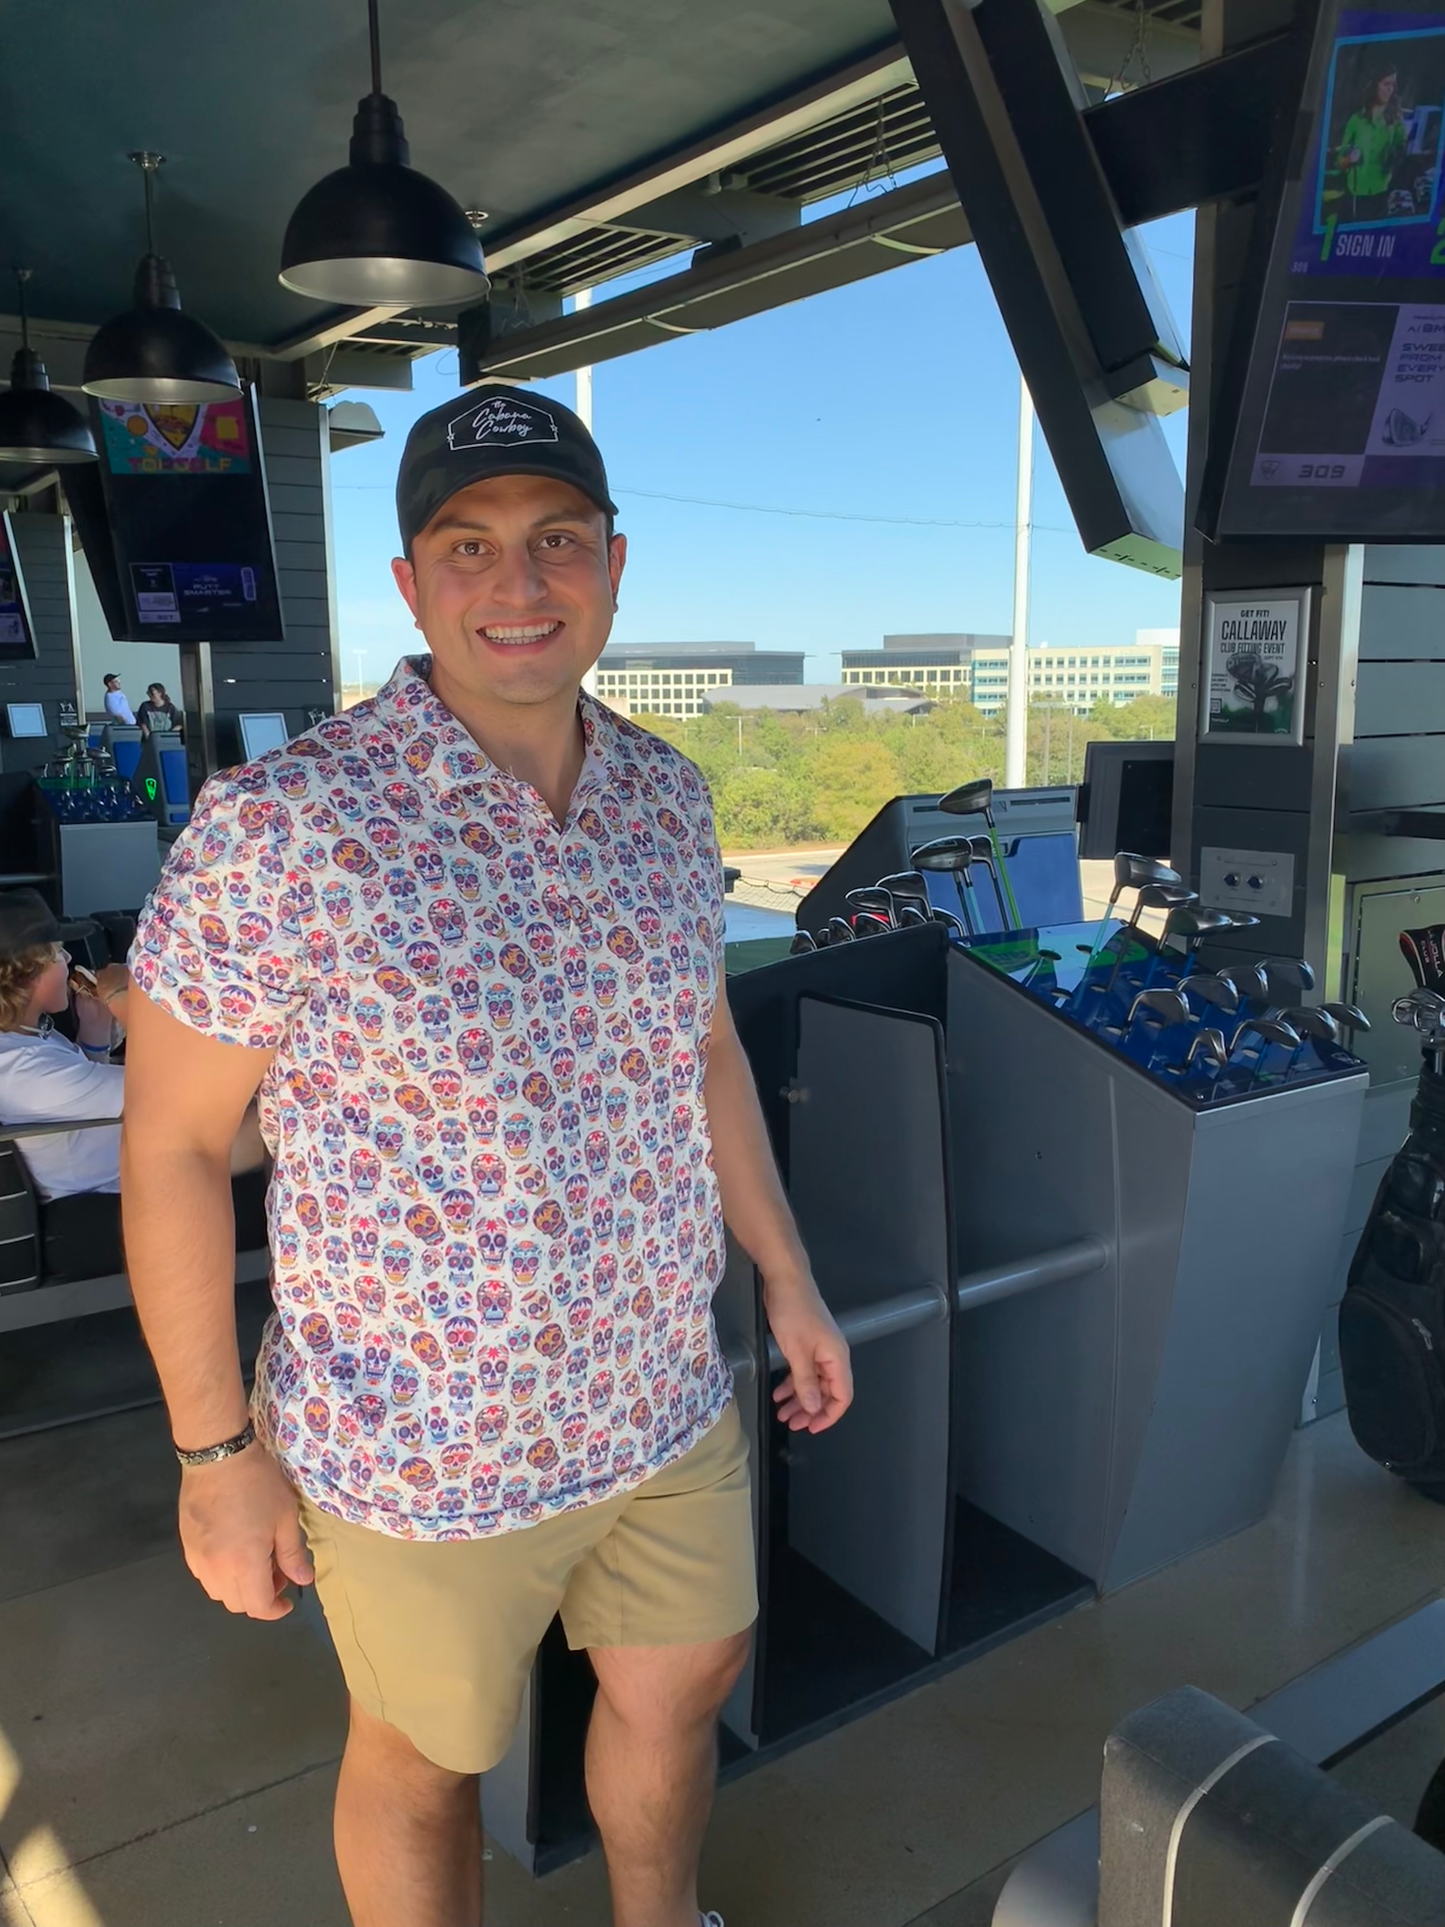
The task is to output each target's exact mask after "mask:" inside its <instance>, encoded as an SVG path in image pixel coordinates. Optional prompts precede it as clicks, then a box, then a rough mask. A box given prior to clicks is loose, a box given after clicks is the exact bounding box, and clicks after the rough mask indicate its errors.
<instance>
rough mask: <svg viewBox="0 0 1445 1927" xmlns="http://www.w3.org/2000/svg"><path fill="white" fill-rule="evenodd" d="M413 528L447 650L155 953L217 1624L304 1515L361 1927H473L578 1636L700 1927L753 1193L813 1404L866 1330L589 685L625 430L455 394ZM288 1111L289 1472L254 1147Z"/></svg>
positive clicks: (425, 453)
mask: <svg viewBox="0 0 1445 1927" xmlns="http://www.w3.org/2000/svg"><path fill="white" fill-rule="evenodd" d="M397 508H398V517H399V521H400V524H401V537H402V547H403V550H404V554H403V556H402V557H401V558H399V559H398V560H397V561H396V562H395V563H394V564H393V571H394V574H395V577H396V581H397V585H398V587H399V588H400V590H401V593H402V596H403V597H404V599H405V601H406V603H407V606H408V608H409V609H410V610H411V612H412V615H413V617H414V619H415V622H416V625H417V627H418V628H419V629H420V630H421V631H422V632H423V634H424V636H425V638H426V641H427V644H428V647H429V648H430V650H431V655H430V657H429V658H421V659H418V660H416V661H404V662H403V663H402V664H401V665H400V666H399V667H398V669H397V671H396V673H395V674H394V675H393V677H392V678H391V680H390V681H389V682H388V683H387V684H385V685H384V686H383V688H382V689H381V690H380V691H379V693H378V694H377V696H376V697H375V698H374V699H372V700H370V701H367V702H362V703H359V704H357V705H356V706H355V707H353V708H352V709H350V710H348V711H346V712H345V714H343V715H341V716H338V717H336V718H333V719H332V720H330V721H328V722H324V723H322V724H321V725H320V726H319V727H317V728H316V729H314V730H312V731H310V732H309V733H308V734H307V735H305V736H302V737H300V738H299V739H298V740H297V741H296V742H295V743H293V744H291V745H290V746H289V747H288V748H287V749H285V750H280V751H275V752H271V753H269V754H268V755H266V756H264V757H262V758H260V759H259V760H258V761H257V762H255V763H253V764H250V765H248V766H246V767H244V768H242V769H240V770H236V771H232V772H230V773H229V774H228V775H227V776H225V777H222V778H218V779H216V780H214V781H213V782H212V783H210V784H209V785H208V786H207V789H206V791H205V793H204V794H203V796H202V798H201V799H200V802H199V806H198V809H197V811H196V816H195V819H194V820H193V822H192V824H191V826H190V828H189V830H188V831H187V832H186V834H185V835H184V836H183V837H182V838H181V839H180V840H179V841H178V842H177V844H176V847H175V850H174V852H173V855H172V858H171V861H170V863H169V865H168V867H167V871H166V875H165V877H164V878H163V880H162V883H161V886H160V888H159V890H158V891H157V893H156V895H155V897H154V898H153V900H152V902H151V904H150V906H149V908H148V912H147V914H146V915H145V917H144V918H143V920H142V925H141V928H140V930H139V932H138V935H137V939H136V945H135V949H134V951H133V952H132V970H133V976H134V980H135V983H136V985H137V986H138V987H139V988H138V990H137V993H136V994H135V995H134V996H133V997H132V1000H131V1001H132V1005H133V1009H132V1013H131V1030H130V1044H129V1052H128V1055H129V1071H128V1079H129V1086H130V1089H129V1094H128V1097H127V1104H126V1120H125V1141H124V1162H123V1180H122V1187H123V1196H124V1200H125V1206H126V1226H127V1251H128V1255H129V1259H130V1273H131V1279H132V1283H133V1286H134V1289H135V1296H136V1302H137V1305H138V1307H139V1309H140V1314H141V1318H142V1321H143V1323H144V1325H145V1329H146V1335H147V1338H148V1340H149V1342H150V1345H151V1348H152V1351H153V1353H154V1355H155V1359H156V1363H157V1367H158V1369H159V1372H160V1376H161V1382H162V1384H163V1386H164V1388H165V1392H166V1398H167V1402H168V1405H169V1408H170V1416H171V1423H172V1428H173V1433H174V1438H175V1442H176V1445H177V1448H178V1449H179V1450H180V1451H181V1452H182V1453H183V1454H184V1455H185V1458H184V1459H183V1463H185V1464H186V1470H185V1471H184V1472H183V1474H182V1486H181V1536H182V1541H183V1544H184V1547H185V1552H186V1557H187V1559H188V1561H189V1563H190V1566H191V1569H192V1571H193V1572H194V1573H195V1574H196V1576H197V1577H198V1578H199V1580H200V1581H201V1583H202V1585H203V1586H204V1587H205V1588H206V1590H207V1592H208V1593H210V1595H211V1596H212V1597H213V1598H215V1599H218V1600H221V1601H222V1602H223V1603H224V1604H226V1605H227V1606H228V1607H229V1608H230V1609H231V1610H232V1611H234V1612H244V1613H249V1614H250V1615H252V1616H253V1617H255V1618H262V1619H272V1618H279V1617H280V1616H281V1615H282V1614H283V1613H285V1612H286V1611H288V1610H289V1602H288V1601H287V1600H286V1599H285V1598H284V1596H283V1589H284V1587H285V1586H286V1584H287V1583H288V1582H295V1583H298V1584H305V1583H307V1582H308V1580H309V1579H310V1577H311V1566H310V1562H309V1561H308V1557H307V1552H306V1549H305V1546H304V1544H303V1538H302V1528H303V1526H304V1531H305V1536H306V1539H307V1540H309V1542H310V1547H311V1552H312V1554H313V1555H314V1558H315V1568H316V1579H317V1583H318V1587H319V1591H320V1594H321V1601H322V1605H323V1607H324V1608H325V1610H326V1612H327V1616H328V1622H329V1624H330V1627H331V1631H332V1635H333V1638H334V1640H335V1642H336V1645H337V1648H338V1651H339V1653H340V1655H341V1659H342V1664H343V1667H344V1670H345V1672H346V1677H347V1683H348V1687H349V1689H350V1693H351V1699H352V1714H351V1732H350V1738H349V1741H348V1745H347V1750H346V1757H345V1760H344V1762H343V1766H342V1771H341V1779H340V1785H339V1789H338V1795H337V1811H336V1849H337V1857H338V1861H339V1864H340V1868H341V1875H342V1881H343V1884H344V1886H345V1889H346V1893H347V1898H348V1901H349V1903H350V1906H351V1910H352V1916H353V1919H354V1921H355V1922H356V1924H357V1927H476V1924H477V1922H478V1921H479V1920H480V1907H481V1901H480V1891H481V1881H480V1843H479V1829H478V1816H477V1807H478V1802H477V1790H476V1781H475V1775H476V1774H477V1773H478V1772H479V1771H482V1770H484V1769H486V1768H487V1767H489V1766H491V1765H492V1764H494V1763H495V1762H496V1761H497V1760H498V1759H499V1758H500V1757H501V1755H502V1753H503V1752H504V1751H505V1750H506V1747H507V1745H508V1743H509V1741H510V1738H511V1734H512V1729H513V1726H514V1724H515V1720H516V1716H517V1708H518V1705H519V1702H520V1696H521V1692H522V1689H523V1686H524V1683H525V1681H526V1678H527V1675H528V1673H529V1671H530V1668H531V1664H532V1658H533V1655H534V1653H535V1651H536V1647H537V1644H538V1641H539V1640H540V1638H541V1636H542V1634H543V1632H544V1630H545V1628H546V1627H547V1625H548V1623H549V1622H550V1620H551V1618H552V1615H553V1613H554V1611H557V1610H559V1609H560V1611H561V1613H562V1617H563V1622H564V1625H565V1627H566V1629H567V1633H568V1637H569V1640H570V1641H571V1643H572V1644H573V1645H574V1646H585V1647H586V1648H587V1649H588V1651H589V1653H590V1655H591V1659H592V1664H593V1667H594V1670H595V1672H596V1674H597V1681H598V1694H597V1703H596V1709H595V1712H594V1715H593V1720H592V1726H591V1731H590V1734H589V1737H588V1743H587V1783H588V1791H589V1796H590V1799H591V1803H592V1810H593V1813H594V1815H595V1817H596V1820H597V1824H598V1828H599V1831H600V1833H601V1835H602V1840H603V1845H604V1848H605V1851H606V1855H607V1862H608V1870H609V1875H610V1879H611V1883H612V1895H613V1918H614V1921H615V1923H616V1927H697V1923H698V1919H699V1915H698V1905H697V1894H696V1874H697V1859H698V1851H699V1846H700V1842H701V1837H702V1832H703V1828H704V1826H705V1824H706V1819H707V1813H708V1808H709V1805H710V1802H711V1795H712V1782H713V1772H714V1748H715V1724H716V1718H717V1713H718V1710H719V1708H720V1707H721V1706H722V1704H723V1702H724V1700H725V1699H726V1697H727V1694H728V1692H729V1690H730V1688H731V1686H732V1684H733V1682H734V1681H735V1679H736V1678H737V1675H738V1673H739V1671H740V1669H741V1667H742V1665H743V1663H744V1660H745V1657H746V1652H747V1644H748V1629H749V1627H750V1625H751V1622H752V1620H753V1618H754V1616H755V1613H756V1594H755V1590H754V1580H753V1573H752V1545H751V1536H750V1523H749V1513H750V1505H749V1500H748V1485H747V1469H746V1448H745V1446H744V1443H743V1440H742V1436H741V1431H740V1427H739V1421H738V1418H737V1414H736V1411H735V1409H734V1408H733V1406H732V1404H731V1384H730V1378H729V1374H728V1371H727V1367H726V1364H725V1362H724V1360H723V1359H722V1357H721V1354H720V1352H719V1349H718V1343H717V1337H716V1333H715V1331H714V1328H713V1323H712V1317H711V1310H710V1301H711V1296H712V1292H713V1289H714V1287H715V1286H716V1284H717V1282H718V1279H719V1277H720V1276H721V1271H722V1265H723V1247H722V1222H721V1220H722V1216H723V1214H724V1213H725V1215H726V1218H727V1221H728V1223H729V1224H730V1226H731V1228H732V1230H733V1231H734V1233H735V1234H736V1236H737V1237H738V1239H739V1240H740V1242H741V1243H742V1244H743V1245H744V1246H745V1247H746V1249H747V1250H748V1251H749V1252H750V1253H751V1254H752V1255H753V1257H754V1258H755V1259H756V1261H757V1263H758V1265H759V1268H760V1270H761V1272H762V1274H763V1278H764V1281H765V1285H764V1290H765V1298H766V1306H767V1312H768V1318H769V1321H770V1324H771V1327H772V1331H773V1334H774V1337H775V1338H776V1340H777V1342H778V1345H779V1347H780V1349H781V1350H782V1353H783V1355H784V1357H785V1359H786V1360H787V1363H788V1366H789V1368H790V1369H789V1371H788V1373H787V1375H786V1377H785V1379H784V1381H783V1383H782V1385H781V1386H780V1387H779V1389H778V1391H777V1393H776V1394H775V1396H776V1399H777V1402H778V1412H779V1415H780V1417H781V1418H782V1420H783V1421H784V1422H785V1423H787V1424H788V1425H790V1426H791V1427H793V1428H794V1429H795V1430H796V1429H804V1428H805V1429H808V1430H810V1431H820V1430H822V1429H824V1428H825V1427H826V1426H829V1425H831V1424H833V1423H834V1422H835V1421H836V1420H837V1419H838V1418H839V1417H840V1416H841V1415H842V1413H843V1412H844V1410H845V1409H846V1407H847V1405H848V1403H849V1400H850V1399H851V1396H852V1386H851V1380H850V1377H849V1366H848V1355H847V1348H846V1346H845V1345H844V1343H843V1341H842V1339H841V1337H840V1336H839V1334H838V1331H837V1328H836V1326H835V1325H834V1323H833V1321H832V1319H831V1318H830V1317H829V1315H828V1313H827V1311H826V1309H825V1307H824V1305H823V1303H822V1301H821V1299H820V1297H819V1295H818V1293H817V1290H816V1287H815V1286H814V1284H813V1280H812V1277H811V1274H810V1272H809V1268H808V1262H807V1259H806V1257H805V1255H804V1253H803V1251H802V1249H801V1247H800V1245H799V1242H798V1238H797V1233H796V1230H795V1228H794V1225H793V1222H792V1218H791V1216H790V1214H789V1211H788V1207H787V1203H786V1201H785V1199H784V1196H783V1193H782V1189H781V1186H780V1184H779V1182H778V1178H777V1173H776V1171H775V1169H774V1166H773V1163H772V1159H771V1155H770V1152H769V1149H768V1144H767V1137H766V1133H765V1129H764V1125H763V1121H762V1116H761V1113H760V1111H759V1108H758V1103H757V1097H756V1093H755V1091H754V1089H753V1085H752V1080H751V1077H750V1074H749V1070H748V1065H747V1060H746V1058H745V1057H744V1055H743V1052H742V1049H741V1046H740V1044H739V1042H738V1039H737V1035H736V1032H735V1031H734V1029H733V1026H732V1022H731V1020H730V1018H729V1015H728V1010H727V1002H726V997H725V994H724V988H723V977H722V921H723V894H722V876H721V866H720V862H719V858H718V852H717V843H716V838H715V835H714V831H713V826H712V820H711V815H710V809H709V802H708V797H707V794H706V790H705V788H704V786H703V785H702V783H701V780H700V778H699V777H698V775H697V772H696V771H695V769H694V768H693V766H692V765H691V764H690V763H689V762H687V760H686V759H685V758H684V757H682V756H681V755H680V754H679V753H678V752H677V751H676V750H674V749H672V748H671V747H670V746H669V745H667V744H665V743H662V742H660V741H658V740H657V739H656V738H654V737H651V736H648V735H646V734H645V733H644V732H643V731H641V730H640V729H638V728H636V727H635V726H634V725H633V724H631V723H628V722H624V721H623V720H621V719H620V718H618V717H616V716H614V715H613V714H612V713H611V712H610V711H608V710H606V709H604V708H602V707H601V706H600V705H598V704H596V703H595V702H593V701H592V700H591V699H590V698H589V697H587V696H582V695H579V689H580V684H581V679H582V676H583V674H584V672H585V671H586V670H587V669H589V668H590V667H591V666H592V664H593V663H594V662H596V660H597V658H598V656H599V655H600V654H601V652H602V649H603V646H604V644H605V643H606V640H607V636H608V632H609V630H610V628H611V624H612V613H613V610H614V609H615V607H616V595H617V589H618V585H619V583H620V582H621V579H622V571H623V564H624V562H625V559H626V542H625V540H624V538H623V537H622V536H620V535H616V534H614V533H613V527H612V518H613V515H614V513H615V511H614V508H613V505H612V502H611V500H610V497H609V495H608V490H607V478H606V474H605V471H604V469H603V465H602V459H601V456H600V455H599V453H598V451H597V448H596V446H595V444H594V443H593V441H592V438H591V436H590V435H589V434H588V433H587V431H586V430H585V429H584V428H583V426H582V424H581V423H580V422H579V421H578V419H577V417H576V416H575V415H573V414H571V413H570V411H569V410H567V409H565V408H562V407H560V406H558V404H556V403H555V402H552V401H550V400H544V399H543V398H541V397H532V396H528V395H525V394H522V393H520V392H518V391H515V390H507V389H488V390H486V391H484V392H479V393H477V394H475V395H472V396H459V397H458V398H457V399H456V400H455V401H452V402H449V403H447V404H445V405H444V406H442V407H441V408H438V409H434V410H433V411H432V412H431V413H430V414H429V415H426V416H424V417H423V418H422V419H421V421H419V422H418V423H417V425H416V426H415V428H413V430H412V432H411V435H410V437H409V438H408V441H407V445H406V449H405V452H404V454H403V457H402V462H401V468H400V473H399V475H398V480H397ZM258 1090H259V1093H260V1102H261V1107H262V1113H263V1121H264V1128H265V1131H266V1135H267V1138H268V1141H269V1142H270V1143H271V1144H272V1145H273V1147H274V1150H275V1155H276V1174H275V1179H274V1182H273V1186H272V1192H271V1215H272V1246H273V1253H274V1264H275V1291H276V1299H277V1307H278V1316H277V1319H276V1320H275V1321H273V1324H272V1326H271V1328H270V1330H269V1332H268V1336H267V1340H266V1343H265V1346H264V1349H263V1357H262V1360H261V1362H260V1366H259V1370H258V1380H257V1390H256V1394H255V1398H254V1401H253V1406H252V1410H253V1414H254V1419H255V1425H256V1429H257V1431H258V1432H259V1433H260V1434H261V1441H260V1443H259V1444H256V1443H250V1442H249V1438H248V1431H247V1426H246V1413H247V1408H246V1399H245V1396H244V1393H243V1390H242V1384H241V1376H240V1372H239V1369H238V1366H237V1357H236V1339H235V1328H234V1321H233V1318H232V1313H231V1284H230V1250H231V1243H230V1226H229V1220H228V1215H227V1214H228V1193H227V1188H226V1184H225V1175H224V1147H225V1144H226V1142H227V1137H228V1133H230V1132H231V1131H232V1130H233V1128H234V1121H235V1119H236V1117H237V1116H238V1115H239V1113H240V1112H241V1110H242V1109H243V1108H244V1106H245V1104H246V1102H247V1101H248V1099H249V1098H250V1096H251V1094H252V1093H253V1092H255V1091H258ZM298 1495H299V1508H300V1522H299V1523H298ZM713 1918H715V1917H713Z"/></svg>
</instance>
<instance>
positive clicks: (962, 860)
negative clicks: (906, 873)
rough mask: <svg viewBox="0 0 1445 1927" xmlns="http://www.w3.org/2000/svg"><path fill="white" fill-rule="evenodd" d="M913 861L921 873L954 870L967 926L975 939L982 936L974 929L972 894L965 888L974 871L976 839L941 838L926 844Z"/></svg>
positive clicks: (916, 851) (954, 881)
mask: <svg viewBox="0 0 1445 1927" xmlns="http://www.w3.org/2000/svg"><path fill="white" fill-rule="evenodd" d="M913 861H914V863H915V864H917V866H918V868H919V869H920V870H933V871H951V872H952V875H953V887H954V889H955V890H957V892H958V905H959V910H960V912H961V914H962V917H963V921H964V924H965V926H966V928H967V930H968V934H969V935H970V936H971V937H976V936H977V935H978V932H977V930H976V929H975V928H974V923H973V913H972V911H971V910H970V909H969V904H968V893H967V891H966V890H965V889H964V879H965V878H966V877H967V878H968V880H969V883H970V885H971V884H972V877H971V876H970V875H969V873H970V871H971V870H972V868H973V840H972V838H971V837H967V836H940V837H937V838H936V839H935V840H934V841H933V842H932V843H924V844H922V845H921V846H920V847H919V848H918V849H916V850H915V851H914V852H913Z"/></svg>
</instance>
